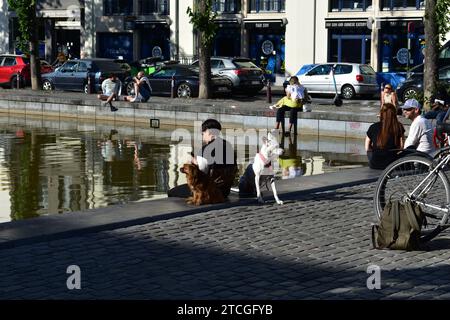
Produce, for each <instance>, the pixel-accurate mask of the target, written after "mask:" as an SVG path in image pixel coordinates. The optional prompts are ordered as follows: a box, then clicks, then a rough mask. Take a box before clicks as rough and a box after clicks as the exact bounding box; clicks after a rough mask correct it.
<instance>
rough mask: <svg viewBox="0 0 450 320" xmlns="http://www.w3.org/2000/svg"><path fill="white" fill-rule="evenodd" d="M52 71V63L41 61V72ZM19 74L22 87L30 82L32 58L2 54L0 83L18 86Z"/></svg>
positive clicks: (0, 56) (0, 57) (11, 86)
mask: <svg viewBox="0 0 450 320" xmlns="http://www.w3.org/2000/svg"><path fill="white" fill-rule="evenodd" d="M52 71H53V67H52V66H51V65H49V64H48V63H47V62H43V61H41V73H48V72H52ZM17 75H19V82H20V87H24V86H25V85H26V84H29V83H30V81H31V78H30V59H29V58H27V57H25V56H23V55H15V54H2V55H0V85H1V86H8V87H10V88H17Z"/></svg>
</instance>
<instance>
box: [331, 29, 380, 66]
mask: <svg viewBox="0 0 450 320" xmlns="http://www.w3.org/2000/svg"><path fill="white" fill-rule="evenodd" d="M370 39H371V38H370V35H358V34H339V33H335V34H332V37H331V41H330V51H329V61H333V62H334V61H336V62H350V63H363V64H364V63H370V52H371V51H370Z"/></svg>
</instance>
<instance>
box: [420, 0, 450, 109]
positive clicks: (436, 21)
mask: <svg viewBox="0 0 450 320" xmlns="http://www.w3.org/2000/svg"><path fill="white" fill-rule="evenodd" d="M449 9H450V0H427V1H426V4H425V19H424V26H425V39H426V46H425V62H424V76H423V84H424V97H425V98H424V104H425V110H429V109H430V101H429V98H430V97H431V95H433V94H434V93H436V91H437V86H438V53H439V48H440V43H439V39H441V40H445V34H446V33H447V32H448V31H449V30H450V23H449Z"/></svg>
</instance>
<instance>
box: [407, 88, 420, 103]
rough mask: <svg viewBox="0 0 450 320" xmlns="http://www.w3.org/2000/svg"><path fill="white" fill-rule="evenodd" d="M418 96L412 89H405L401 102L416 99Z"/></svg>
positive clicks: (417, 92)
mask: <svg viewBox="0 0 450 320" xmlns="http://www.w3.org/2000/svg"><path fill="white" fill-rule="evenodd" d="M418 94H419V91H417V89H416V88H414V87H409V88H406V89H405V91H404V92H403V102H405V101H406V100H408V99H411V98H417V95H418Z"/></svg>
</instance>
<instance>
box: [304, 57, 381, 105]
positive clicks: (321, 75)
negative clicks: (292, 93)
mask: <svg viewBox="0 0 450 320" xmlns="http://www.w3.org/2000/svg"><path fill="white" fill-rule="evenodd" d="M333 67H334V70H335V71H334V74H335V79H336V87H337V92H338V93H340V94H341V96H342V97H343V98H344V99H352V98H354V97H355V96H356V95H367V96H369V95H370V96H372V95H375V94H377V93H379V91H380V89H379V86H378V84H377V75H376V73H375V71H374V70H373V69H372V67H371V66H370V65H367V64H358V63H345V62H339V63H332V62H330V63H323V64H319V65H317V66H315V67H314V68H312V69H311V70H309V71H308V72H306V73H305V74H303V75H300V76H298V79H299V81H300V83H301V84H302V85H304V86H305V87H306V88H307V89H308V92H309V93H325V94H334V93H335V86H334V82H333V74H332V72H331V71H332V69H333Z"/></svg>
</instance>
